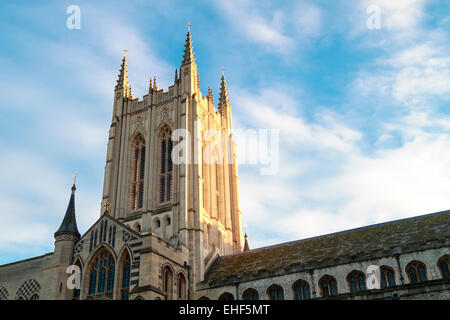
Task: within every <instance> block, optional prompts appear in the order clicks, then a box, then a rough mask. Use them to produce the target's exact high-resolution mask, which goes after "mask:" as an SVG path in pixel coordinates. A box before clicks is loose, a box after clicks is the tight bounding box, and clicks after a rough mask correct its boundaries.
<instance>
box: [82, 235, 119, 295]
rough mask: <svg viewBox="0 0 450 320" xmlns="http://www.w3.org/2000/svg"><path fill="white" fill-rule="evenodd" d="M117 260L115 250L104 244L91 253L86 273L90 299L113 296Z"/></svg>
mask: <svg viewBox="0 0 450 320" xmlns="http://www.w3.org/2000/svg"><path fill="white" fill-rule="evenodd" d="M116 261H117V260H116V256H115V254H114V251H112V250H110V249H109V248H108V247H107V246H106V245H104V244H103V245H102V246H100V247H99V248H98V249H97V250H95V252H94V253H93V254H92V255H91V258H90V259H89V263H88V264H87V267H86V274H85V275H86V277H85V278H86V281H85V283H86V282H87V285H88V286H87V289H88V292H87V297H88V299H93V298H109V299H112V298H113V291H114V280H115V279H114V277H115V271H116Z"/></svg>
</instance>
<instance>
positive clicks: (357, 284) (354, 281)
mask: <svg viewBox="0 0 450 320" xmlns="http://www.w3.org/2000/svg"><path fill="white" fill-rule="evenodd" d="M347 282H348V286H349V287H350V291H351V292H361V291H364V290H366V275H365V274H364V273H363V272H361V271H358V270H353V271H352V272H350V273H349V274H348V275H347Z"/></svg>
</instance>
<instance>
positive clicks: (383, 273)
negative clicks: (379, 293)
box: [380, 266, 395, 289]
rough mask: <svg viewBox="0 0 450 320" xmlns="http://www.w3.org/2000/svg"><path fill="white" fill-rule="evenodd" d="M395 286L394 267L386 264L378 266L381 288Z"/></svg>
mask: <svg viewBox="0 0 450 320" xmlns="http://www.w3.org/2000/svg"><path fill="white" fill-rule="evenodd" d="M393 286H395V272H394V269H392V268H391V267H388V266H382V267H381V268H380V287H381V289H384V288H387V287H393Z"/></svg>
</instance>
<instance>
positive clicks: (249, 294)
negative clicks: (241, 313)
mask: <svg viewBox="0 0 450 320" xmlns="http://www.w3.org/2000/svg"><path fill="white" fill-rule="evenodd" d="M242 299H243V300H259V294H258V291H256V290H255V289H247V290H245V291H244V293H243V294H242Z"/></svg>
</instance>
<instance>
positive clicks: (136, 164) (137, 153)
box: [131, 135, 145, 210]
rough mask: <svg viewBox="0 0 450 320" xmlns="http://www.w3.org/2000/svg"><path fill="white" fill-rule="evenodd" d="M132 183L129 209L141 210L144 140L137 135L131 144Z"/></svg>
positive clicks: (142, 201)
mask: <svg viewBox="0 0 450 320" xmlns="http://www.w3.org/2000/svg"><path fill="white" fill-rule="evenodd" d="M133 152H134V154H133V181H132V186H131V209H133V210H137V209H141V208H142V206H143V204H144V173H145V140H144V138H143V137H142V136H141V135H139V136H138V137H137V138H136V140H135V142H134V144H133Z"/></svg>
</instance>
